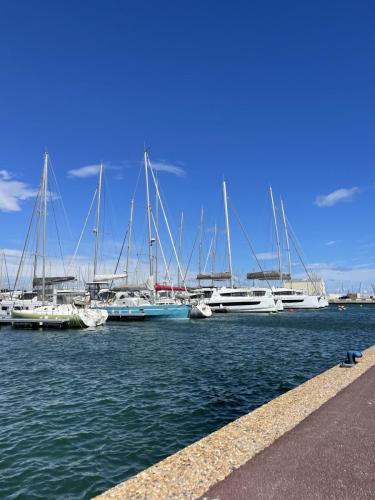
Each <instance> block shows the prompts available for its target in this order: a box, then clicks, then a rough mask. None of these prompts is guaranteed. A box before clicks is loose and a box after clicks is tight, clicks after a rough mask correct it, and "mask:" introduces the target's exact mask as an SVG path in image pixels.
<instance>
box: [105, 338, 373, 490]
mask: <svg viewBox="0 0 375 500" xmlns="http://www.w3.org/2000/svg"><path fill="white" fill-rule="evenodd" d="M374 365H375V346H372V347H370V348H368V349H366V350H365V351H364V352H363V358H362V359H361V360H360V362H359V363H358V364H357V365H355V366H353V367H352V368H348V369H346V368H340V367H339V365H336V366H334V367H333V368H330V369H328V370H326V371H324V372H322V373H321V374H320V375H317V376H316V377H313V378H312V379H310V380H308V381H306V382H304V383H303V384H301V385H299V386H297V387H295V388H294V389H292V390H290V391H288V392H286V393H285V394H282V395H281V396H278V397H277V398H275V399H273V400H271V401H269V402H268V403H266V404H264V405H263V406H261V407H259V408H257V409H255V410H253V411H252V412H250V413H248V414H246V415H244V416H242V417H240V418H238V419H237V420H234V421H233V422H231V423H229V424H227V425H226V426H224V427H222V428H220V429H218V430H217V431H215V432H213V433H211V434H209V435H208V436H206V437H204V438H202V439H200V440H199V441H197V442H195V443H193V444H191V445H189V446H187V447H185V448H183V449H182V450H180V451H179V452H177V453H175V454H173V455H171V456H169V457H167V458H166V459H164V460H162V461H161V462H158V463H156V464H155V465H153V466H151V467H149V468H147V469H145V470H144V471H142V472H140V473H138V474H137V475H135V476H133V477H131V478H129V479H128V480H126V481H124V482H122V483H120V484H118V485H117V486H114V487H113V488H111V489H109V490H107V491H105V492H103V493H102V494H100V495H99V496H97V497H95V498H97V499H100V500H108V499H119V498H121V499H123V498H135V499H136V498H139V499H140V498H147V499H155V500H156V499H165V498H174V499H192V498H199V497H201V496H202V495H204V494H205V493H206V492H207V491H208V490H209V489H210V488H211V487H212V486H213V485H215V484H216V483H218V482H219V481H222V480H223V479H224V478H226V477H227V476H228V475H229V474H230V473H231V472H233V471H234V470H235V469H237V468H239V467H240V466H241V465H243V464H245V463H246V462H248V461H249V460H250V459H252V458H253V457H254V456H255V455H257V454H258V453H259V452H260V451H262V450H264V449H265V448H268V447H269V446H270V445H271V444H272V443H274V442H275V441H276V440H277V439H278V438H280V437H281V436H283V435H284V434H285V433H287V432H288V431H290V430H291V429H293V428H294V427H296V426H297V425H298V424H299V423H300V422H302V421H303V420H304V419H305V418H306V417H307V416H309V415H310V414H311V413H313V412H314V411H315V410H317V409H318V408H320V407H321V406H322V405H323V404H324V403H326V402H327V401H329V400H330V399H331V398H333V397H334V396H335V395H336V394H338V393H339V392H340V391H341V390H342V389H344V388H345V387H347V386H348V385H350V384H351V383H352V382H354V381H355V380H356V379H357V378H358V377H360V376H361V375H362V374H363V373H365V372H366V371H367V370H368V369H369V368H371V367H372V366H374Z"/></svg>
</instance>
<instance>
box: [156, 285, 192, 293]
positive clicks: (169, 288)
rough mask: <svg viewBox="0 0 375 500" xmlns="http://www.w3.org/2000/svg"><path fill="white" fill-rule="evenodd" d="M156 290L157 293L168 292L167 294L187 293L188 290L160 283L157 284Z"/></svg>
mask: <svg viewBox="0 0 375 500" xmlns="http://www.w3.org/2000/svg"><path fill="white" fill-rule="evenodd" d="M155 290H156V291H157V292H161V291H166V292H186V290H188V288H185V287H181V286H171V285H161V284H160V283H155Z"/></svg>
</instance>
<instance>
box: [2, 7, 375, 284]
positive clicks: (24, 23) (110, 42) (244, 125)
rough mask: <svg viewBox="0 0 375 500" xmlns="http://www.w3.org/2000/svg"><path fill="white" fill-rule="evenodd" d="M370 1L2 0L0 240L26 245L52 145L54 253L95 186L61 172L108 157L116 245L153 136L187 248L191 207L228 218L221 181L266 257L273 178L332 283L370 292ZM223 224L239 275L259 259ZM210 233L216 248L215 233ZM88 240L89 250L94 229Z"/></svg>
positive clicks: (373, 203) (374, 204) (310, 254)
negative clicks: (59, 229) (59, 203)
mask: <svg viewBox="0 0 375 500" xmlns="http://www.w3.org/2000/svg"><path fill="white" fill-rule="evenodd" d="M374 11H375V7H374V4H373V2H370V1H360V2H358V1H356V2H354V1H345V0H344V1H341V2H322V1H316V2H296V1H295V2H291V1H285V2H279V1H269V2H260V1H251V2H249V1H246V2H245V1H237V2H214V1H200V2H198V1H192V2H171V1H168V2H165V1H164V2H163V1H160V2H142V3H140V2H126V1H121V2H120V1H113V0H112V1H111V0H110V1H108V0H107V1H93V0H92V1H90V2H89V1H82V2H73V1H64V2H46V1H40V0H39V1H38V0H35V1H33V2H28V1H18V2H12V1H6V0H5V1H3V2H2V3H1V7H0V37H1V44H0V76H1V92H0V109H1V112H0V144H1V147H0V170H1V172H0V221H1V227H2V231H1V240H0V248H7V249H13V250H14V249H19V248H21V246H22V242H23V238H24V234H25V231H26V227H27V220H28V217H29V215H30V211H31V209H32V206H33V202H34V199H33V196H34V194H35V189H36V188H37V185H38V182H39V177H40V172H41V167H42V155H43V151H44V149H45V148H47V149H48V151H49V152H50V154H51V159H52V163H53V167H54V171H55V173H56V177H57V178H58V183H59V187H60V191H61V195H62V198H63V200H64V203H65V206H66V210H67V214H68V218H69V223H70V226H71V232H72V235H71V236H69V234H68V232H67V235H65V236H64V237H63V240H64V252H66V254H69V253H71V252H72V247H74V240H76V239H77V238H78V236H79V233H80V230H81V227H82V224H83V220H84V218H85V216H86V213H87V209H88V206H89V203H90V200H91V197H92V193H93V190H94V189H95V184H96V177H95V176H87V177H84V178H83V177H81V178H78V177H76V176H72V175H70V176H69V175H68V171H70V170H73V169H79V168H81V167H85V166H92V165H97V164H98V163H99V162H100V161H104V162H105V164H106V165H107V167H108V168H107V170H106V178H107V184H108V187H109V189H108V192H109V195H108V200H110V201H108V204H110V205H111V207H110V211H112V222H111V224H112V229H111V231H110V230H109V229H108V230H106V233H105V234H106V237H107V238H108V240H110V241H112V242H113V243H114V247H116V245H118V241H119V240H121V238H122V235H123V231H124V228H125V227H126V225H127V220H128V211H129V201H130V198H131V196H132V193H133V191H134V188H135V185H136V180H137V176H138V171H139V162H140V161H141V159H142V150H143V145H144V143H146V144H147V146H148V147H149V151H150V158H151V160H152V161H154V162H155V163H159V164H163V165H169V166H170V167H171V166H172V167H177V170H176V169H173V168H170V169H169V170H172V172H166V171H164V172H160V182H161V186H162V189H163V193H164V194H165V197H166V200H167V204H168V211H169V214H170V218H171V222H172V225H173V227H174V228H176V227H177V225H178V218H179V211H180V210H184V213H185V222H186V228H185V237H184V239H185V243H186V248H185V250H184V252H185V253H186V255H188V254H189V251H190V247H191V245H192V242H193V240H194V236H195V233H196V229H197V224H198V218H199V211H200V207H201V205H203V206H204V207H205V210H206V214H207V215H206V226H207V228H210V227H212V225H213V223H214V222H215V220H217V222H218V224H219V225H221V227H223V217H222V202H221V186H220V183H221V180H222V179H223V177H225V178H226V179H227V182H228V190H229V196H230V199H231V202H232V203H233V204H234V205H235V206H236V209H237V211H238V212H239V214H240V216H241V219H242V221H243V223H244V224H245V226H246V228H247V230H248V231H249V233H250V235H251V238H252V241H253V243H254V245H255V247H256V249H257V251H258V252H259V253H266V252H272V251H273V243H272V240H273V237H272V231H271V212H270V205H269V199H268V193H267V190H268V186H269V185H270V184H272V186H273V189H274V192H275V195H276V196H277V198H279V196H280V195H282V197H283V198H284V201H285V204H286V208H287V213H288V218H289V220H290V221H291V223H292V225H293V228H294V230H295V232H296V234H297V235H298V238H299V240H300V242H301V244H302V247H303V249H304V252H305V255H306V259H307V261H308V262H309V263H310V264H311V265H312V267H313V268H314V269H316V271H317V272H319V273H321V274H322V275H324V276H325V277H326V278H327V280H329V281H328V284H329V287H330V289H332V290H333V289H336V288H339V287H341V283H345V287H346V288H347V287H352V286H353V287H354V288H358V286H359V283H360V282H363V283H366V285H365V286H366V287H367V288H368V286H369V284H370V283H371V282H374V283H375V259H374V249H375V234H374V226H373V223H372V219H373V217H372V215H373V213H374V208H375V175H374V168H373V167H374V122H375V118H374V117H375V109H374V108H375V104H374V91H373V89H374V88H375V71H374V64H373V60H374V52H375V51H374V49H375V34H374V29H373V26H374V21H375V16H374V13H375V12H374ZM178 169H179V170H178ZM86 172H87V171H86ZM173 172H174V173H173ZM176 173H177V175H176ZM142 182H143V181H142ZM142 182H141V184H140V185H139V187H138V191H137V210H138V219H139V220H138V230H137V231H138V236H137V237H138V238H139V239H141V238H142V236H141V233H142V231H143V219H144V209H143V203H144V195H143V190H144V189H143V184H142ZM326 196H328V198H325V197H326ZM142 210H143V212H142ZM232 219H233V217H232ZM232 237H233V253H234V262H235V267H236V271H237V273H238V274H239V275H241V276H243V275H244V273H245V272H246V271H247V270H250V269H253V268H254V262H253V261H251V260H249V258H248V249H247V247H246V244H245V242H244V240H243V238H242V236H241V232H240V230H239V229H238V227H237V226H236V224H235V221H234V219H233V221H232ZM206 238H207V243H206V245H208V242H209V238H210V233H209V231H207V234H206ZM85 241H86V245H87V249H86V251H87V252H88V251H89V250H88V249H89V248H91V247H90V245H91V243H92V242H91V241H90V235H88V236H87V238H86V239H85ZM219 244H221V245H222V244H223V242H221V243H220V242H219ZM222 246H223V245H222ZM223 255H224V253H223ZM223 258H224V257H222V259H223ZM185 259H186V257H185ZM219 262H220V261H219ZM271 264H272V263H271V262H267V266H268V265H271ZM223 265H224V264H223Z"/></svg>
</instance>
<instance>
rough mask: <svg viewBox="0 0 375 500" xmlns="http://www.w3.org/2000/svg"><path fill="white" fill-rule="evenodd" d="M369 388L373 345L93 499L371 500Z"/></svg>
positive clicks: (372, 399) (372, 397)
mask: <svg viewBox="0 0 375 500" xmlns="http://www.w3.org/2000/svg"><path fill="white" fill-rule="evenodd" d="M354 347H355V346H354ZM372 367H374V368H372ZM374 382H375V347H372V348H370V349H367V350H366V351H365V352H364V357H363V358H362V359H361V361H360V362H359V363H358V364H357V365H355V366H353V367H352V368H341V367H339V366H335V367H334V368H332V369H330V370H328V371H326V372H324V373H322V374H320V375H318V376H317V377H314V378H313V379H311V380H309V381H307V382H305V383H304V384H302V385H300V386H298V387H296V388H295V389H293V390H291V391H289V392H287V393H286V394H283V395H282V396H280V397H278V398H276V399H274V400H272V401H270V402H269V403H267V404H265V405H263V406H261V407H260V408H258V409H256V410H254V411H253V412H251V413H249V414H248V415H245V416H243V417H241V418H239V419H237V420H235V421H234V422H232V423H230V424H228V425H226V426H225V427H223V428H222V429H219V430H218V431H216V432H214V433H212V434H210V435H209V436H207V437H205V438H203V439H201V440H200V441H198V442H196V443H194V444H192V445H191V446H188V447H187V448H185V449H183V450H181V451H180V452H178V453H176V454H175V455H172V456H170V457H168V458H166V459H165V460H163V461H161V462H159V463H158V464H156V465H154V466H152V467H150V468H149V469H146V470H145V471H143V472H141V473H139V474H137V475H136V476H134V477H133V478H130V479H129V480H128V481H125V482H124V483H121V484H119V485H118V486H116V487H114V488H112V489H110V490H108V491H107V492H105V493H103V494H102V495H100V496H99V497H97V498H100V499H102V500H107V499H128V498H129V499H133V498H134V499H155V500H156V499H193V498H207V499H213V498H215V499H217V498H220V499H223V500H224V499H228V500H229V499H230V500H236V499H238V500H240V499H245V498H246V499H252V498H254V499H271V498H274V499H276V498H277V499H280V498H281V499H284V498H285V499H287V498H288V499H294V498H295V499H297V498H298V499H300V498H322V499H323V498H340V499H341V498H373V491H374V490H375V480H374V475H373V470H374V463H375V459H374V458H375V451H374V450H375V437H374V436H375V391H373V389H372V388H373V387H374ZM371 494H372V496H369V495H371Z"/></svg>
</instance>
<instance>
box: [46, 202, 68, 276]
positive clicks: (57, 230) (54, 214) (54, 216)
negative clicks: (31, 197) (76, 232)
mask: <svg viewBox="0 0 375 500" xmlns="http://www.w3.org/2000/svg"><path fill="white" fill-rule="evenodd" d="M50 201H51V207H52V213H53V220H54V222H55V226H56V234H57V242H58V244H59V249H60V256H61V261H62V266H63V271H64V276H65V277H66V275H67V274H66V269H65V262H64V256H63V251H62V247H61V239H60V232H59V226H58V224H57V219H56V212H55V204H54V201H53V197H52V195H51V193H50Z"/></svg>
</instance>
